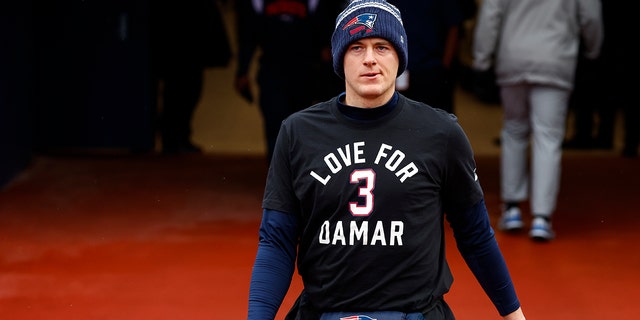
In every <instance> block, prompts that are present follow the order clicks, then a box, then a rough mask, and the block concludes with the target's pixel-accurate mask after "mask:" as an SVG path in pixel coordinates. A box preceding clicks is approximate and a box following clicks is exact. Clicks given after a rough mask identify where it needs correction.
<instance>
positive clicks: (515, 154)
mask: <svg viewBox="0 0 640 320" xmlns="http://www.w3.org/2000/svg"><path fill="white" fill-rule="evenodd" d="M500 93H501V96H502V106H503V127H502V132H501V141H502V144H501V148H502V152H501V161H500V171H501V172H500V173H501V175H500V188H501V199H502V202H503V208H502V210H503V211H502V216H501V217H500V221H499V222H498V229H500V230H502V231H518V230H520V229H522V227H523V226H524V223H523V222H522V213H521V211H520V202H522V201H524V200H526V199H527V198H528V192H529V189H528V183H529V182H528V181H529V178H528V174H527V163H528V161H527V159H528V158H527V150H528V144H529V132H530V126H529V106H528V105H527V95H528V88H527V87H526V86H505V87H502V88H501V90H500Z"/></svg>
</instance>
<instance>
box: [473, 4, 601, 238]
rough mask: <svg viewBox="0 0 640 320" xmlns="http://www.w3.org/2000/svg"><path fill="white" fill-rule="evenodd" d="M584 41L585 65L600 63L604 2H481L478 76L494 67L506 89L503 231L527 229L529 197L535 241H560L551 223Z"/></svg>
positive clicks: (477, 35)
mask: <svg viewBox="0 0 640 320" xmlns="http://www.w3.org/2000/svg"><path fill="white" fill-rule="evenodd" d="M581 41H582V43H583V48H584V50H583V51H582V53H583V54H584V55H585V57H587V58H590V59H595V58H597V57H598V55H599V53H600V47H601V44H602V41H603V24H602V16H601V7H600V2H599V0H577V1H573V0H571V1H564V0H562V1H560V0H537V1H513V0H484V1H483V2H482V5H481V7H480V12H479V15H478V21H477V24H476V27H475V34H474V43H473V59H474V60H473V68H474V69H475V70H477V71H478V72H480V73H481V72H486V71H487V70H489V69H490V68H491V66H492V65H494V64H495V73H496V79H497V80H496V81H497V83H498V85H499V86H500V95H501V101H502V107H503V124H502V131H501V139H500V142H501V149H502V152H501V163H500V173H501V179H500V187H501V199H502V201H503V203H504V212H503V213H502V217H501V218H500V221H499V224H498V228H499V229H501V230H505V231H516V230H520V229H522V228H523V227H524V222H523V220H522V213H521V208H520V206H521V203H522V202H524V201H525V200H527V199H529V197H530V206H531V213H532V215H533V219H532V222H531V226H530V231H529V236H530V237H531V238H532V239H534V240H541V241H548V240H551V239H553V238H554V237H555V232H554V231H553V228H552V224H551V219H552V215H553V214H554V211H555V209H556V204H557V197H558V192H559V190H560V171H561V158H562V141H563V139H564V136H565V127H566V117H567V109H568V104H569V97H570V95H571V90H572V89H573V84H574V76H575V70H576V64H577V59H578V54H579V45H580V42H581ZM530 142H531V157H532V160H531V166H530V168H531V169H530V170H529V169H528V168H529V166H528V165H527V163H528V161H527V160H528V155H529V149H528V147H529V145H530ZM529 172H530V173H529Z"/></svg>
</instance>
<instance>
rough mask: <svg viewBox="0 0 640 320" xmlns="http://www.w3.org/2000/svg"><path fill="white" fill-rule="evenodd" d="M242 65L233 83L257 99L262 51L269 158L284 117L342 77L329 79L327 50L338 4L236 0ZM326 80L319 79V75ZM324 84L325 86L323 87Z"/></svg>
mask: <svg viewBox="0 0 640 320" xmlns="http://www.w3.org/2000/svg"><path fill="white" fill-rule="evenodd" d="M235 5H236V7H235V8H236V29H237V37H238V66H237V70H236V77H235V80H234V87H235V90H236V92H237V93H238V94H240V95H241V96H242V97H243V98H245V99H246V100H247V102H249V103H253V101H254V94H255V92H254V90H253V88H252V79H251V78H250V74H249V71H250V66H251V63H252V61H253V59H254V56H255V55H256V53H257V52H260V57H259V61H258V64H259V68H258V72H257V79H256V82H257V85H258V87H259V97H258V99H257V103H258V105H259V107H260V112H261V114H262V119H263V121H264V133H265V138H266V145H267V159H268V160H269V161H270V160H271V157H272V154H273V148H274V146H275V142H276V137H277V135H278V130H279V128H280V123H281V122H282V120H284V119H285V118H286V117H287V116H289V115H290V114H292V113H293V112H295V111H298V110H301V109H303V108H304V107H305V106H308V105H309V104H311V103H312V102H314V101H316V100H317V99H318V96H320V95H322V94H326V92H325V91H324V90H325V88H326V87H332V86H333V84H335V81H337V80H336V79H337V78H335V77H334V78H333V79H327V75H329V72H327V71H323V70H322V69H321V68H322V66H324V67H325V68H329V67H328V65H327V64H326V62H324V61H326V57H325V58H324V60H323V56H322V54H323V52H326V51H327V48H328V47H329V38H330V36H331V31H332V29H331V28H332V25H333V14H334V12H335V10H336V9H335V7H336V6H338V5H340V2H339V1H333V0H331V1H329V0H257V1H251V0H236V1H235ZM320 79H322V80H324V83H322V84H319V83H318V82H316V81H318V80H320ZM320 85H322V86H324V87H320Z"/></svg>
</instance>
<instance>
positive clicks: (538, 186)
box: [529, 86, 570, 241]
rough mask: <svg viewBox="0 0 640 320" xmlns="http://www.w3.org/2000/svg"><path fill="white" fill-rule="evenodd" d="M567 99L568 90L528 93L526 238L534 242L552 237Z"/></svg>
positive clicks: (543, 88) (539, 89) (542, 89)
mask: <svg viewBox="0 0 640 320" xmlns="http://www.w3.org/2000/svg"><path fill="white" fill-rule="evenodd" d="M569 95H570V91H569V90H565V89H560V88H555V87H550V86H536V87H533V88H532V90H531V96H530V97H531V124H532V137H533V139H532V143H531V146H532V148H531V153H532V165H531V167H532V168H531V213H532V214H533V216H534V218H533V221H532V223H531V230H530V232H529V235H530V236H531V237H532V238H533V239H535V240H543V241H547V240H551V239H553V238H554V237H555V233H554V232H553V230H552V228H551V217H552V214H553V213H554V211H555V209H556V203H557V198H558V192H559V189H560V172H561V161H562V140H563V138H564V135H565V121H566V115H567V109H568V100H569Z"/></svg>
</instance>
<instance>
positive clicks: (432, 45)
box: [390, 0, 475, 113]
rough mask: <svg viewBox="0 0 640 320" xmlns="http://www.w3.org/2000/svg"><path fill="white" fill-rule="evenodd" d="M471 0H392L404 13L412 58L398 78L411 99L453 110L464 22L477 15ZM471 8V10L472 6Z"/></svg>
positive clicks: (449, 110)
mask: <svg viewBox="0 0 640 320" xmlns="http://www.w3.org/2000/svg"><path fill="white" fill-rule="evenodd" d="M470 2H472V1H468V0H464V1H450V0H421V1H415V0H392V1H390V3H392V4H394V5H395V6H396V7H398V8H399V9H400V11H402V12H403V13H404V15H403V18H404V22H405V29H406V30H407V36H408V37H409V38H410V39H411V46H409V51H410V56H411V57H412V59H411V61H409V64H408V66H407V70H406V71H405V72H404V74H402V75H401V76H400V77H399V78H398V83H397V85H398V90H399V91H400V92H401V93H402V94H404V95H405V96H407V97H408V98H410V99H414V100H417V101H421V102H424V103H426V104H428V105H430V106H433V107H437V108H440V109H443V110H446V111H448V112H450V113H454V111H455V110H454V91H455V87H456V83H457V75H458V67H459V63H460V61H459V47H460V39H461V37H462V32H463V31H464V28H463V22H464V21H465V20H466V19H469V18H472V17H473V16H475V11H474V6H473V5H475V3H474V2H473V3H472V4H473V5H471V6H470V5H469V3H470ZM469 8H470V9H469Z"/></svg>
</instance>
